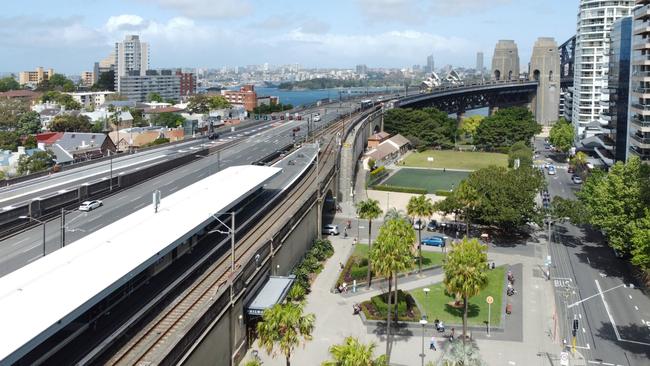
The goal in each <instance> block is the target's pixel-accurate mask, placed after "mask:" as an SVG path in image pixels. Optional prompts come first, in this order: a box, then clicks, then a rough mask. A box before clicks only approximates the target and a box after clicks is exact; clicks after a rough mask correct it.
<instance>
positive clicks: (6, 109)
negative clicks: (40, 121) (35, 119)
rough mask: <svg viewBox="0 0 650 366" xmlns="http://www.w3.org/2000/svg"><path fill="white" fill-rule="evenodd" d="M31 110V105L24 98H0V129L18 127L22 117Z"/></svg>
mask: <svg viewBox="0 0 650 366" xmlns="http://www.w3.org/2000/svg"><path fill="white" fill-rule="evenodd" d="M29 111H30V110H29V105H28V104H27V103H26V102H24V101H22V100H16V99H0V129H3V130H14V129H16V128H18V126H19V122H18V121H19V120H20V117H21V116H22V115H23V114H25V113H28V112H29Z"/></svg>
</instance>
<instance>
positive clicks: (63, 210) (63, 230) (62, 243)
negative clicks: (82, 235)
mask: <svg viewBox="0 0 650 366" xmlns="http://www.w3.org/2000/svg"><path fill="white" fill-rule="evenodd" d="M68 212H73V211H70V210H66V209H65V208H63V207H61V248H63V247H64V246H65V232H66V231H68V229H67V228H66V227H65V214H67V213H68ZM73 220H74V219H73ZM71 231H75V230H71Z"/></svg>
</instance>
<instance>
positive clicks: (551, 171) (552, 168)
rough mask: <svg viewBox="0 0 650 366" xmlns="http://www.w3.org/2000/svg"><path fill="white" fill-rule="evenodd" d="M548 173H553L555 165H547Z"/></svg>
mask: <svg viewBox="0 0 650 366" xmlns="http://www.w3.org/2000/svg"><path fill="white" fill-rule="evenodd" d="M548 175H555V167H554V166H553V165H551V166H549V167H548Z"/></svg>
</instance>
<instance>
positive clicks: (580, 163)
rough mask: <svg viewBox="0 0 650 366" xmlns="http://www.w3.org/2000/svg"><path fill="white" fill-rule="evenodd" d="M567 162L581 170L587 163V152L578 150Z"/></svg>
mask: <svg viewBox="0 0 650 366" xmlns="http://www.w3.org/2000/svg"><path fill="white" fill-rule="evenodd" d="M569 164H571V165H573V166H574V167H575V169H576V171H577V170H582V168H583V167H584V166H585V165H587V154H585V153H583V152H582V151H578V153H576V154H575V156H574V157H572V158H571V160H570V161H569Z"/></svg>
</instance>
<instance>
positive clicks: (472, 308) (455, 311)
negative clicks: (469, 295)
mask: <svg viewBox="0 0 650 366" xmlns="http://www.w3.org/2000/svg"><path fill="white" fill-rule="evenodd" d="M463 311H464V307H463V306H462V305H461V306H460V307H454V306H451V305H449V304H445V312H446V313H447V314H451V315H452V316H454V317H458V318H461V319H462V318H463ZM479 312H480V308H479V306H478V305H476V304H472V303H469V304H468V305H467V318H468V319H469V318H475V317H477V316H478V315H479Z"/></svg>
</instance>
